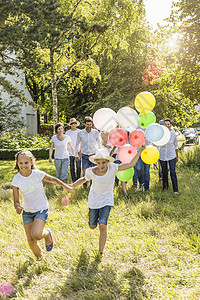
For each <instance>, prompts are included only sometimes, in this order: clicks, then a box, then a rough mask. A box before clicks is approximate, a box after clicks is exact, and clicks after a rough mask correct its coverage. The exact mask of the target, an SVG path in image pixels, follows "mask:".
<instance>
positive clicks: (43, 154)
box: [0, 148, 49, 160]
mask: <svg viewBox="0 0 200 300" xmlns="http://www.w3.org/2000/svg"><path fill="white" fill-rule="evenodd" d="M22 149H24V148H22ZM22 149H17V150H13V149H0V160H14V159H15V154H16V153H17V152H18V151H20V150H22ZM26 149H27V148H26ZM27 150H30V151H31V152H32V153H33V155H34V156H35V158H36V159H48V158H49V148H36V149H27Z"/></svg>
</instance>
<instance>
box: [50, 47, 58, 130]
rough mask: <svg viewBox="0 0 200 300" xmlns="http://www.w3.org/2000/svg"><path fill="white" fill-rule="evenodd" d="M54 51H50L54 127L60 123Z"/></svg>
mask: <svg viewBox="0 0 200 300" xmlns="http://www.w3.org/2000/svg"><path fill="white" fill-rule="evenodd" d="M53 55H54V50H53V48H51V49H50V63H51V91H52V100H53V124H54V126H55V125H56V124H57V123H58V97H57V84H56V79H55V68H54V57H53Z"/></svg>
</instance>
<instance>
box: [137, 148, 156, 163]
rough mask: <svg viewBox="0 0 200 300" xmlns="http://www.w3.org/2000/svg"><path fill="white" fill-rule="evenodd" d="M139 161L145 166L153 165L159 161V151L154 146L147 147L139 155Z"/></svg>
mask: <svg viewBox="0 0 200 300" xmlns="http://www.w3.org/2000/svg"><path fill="white" fill-rule="evenodd" d="M141 159H142V161H143V162H144V163H145V164H148V165H151V164H155V163H156V162H157V161H158V159H159V151H158V149H157V148H156V147H154V146H147V147H146V148H145V149H144V150H143V151H142V153H141Z"/></svg>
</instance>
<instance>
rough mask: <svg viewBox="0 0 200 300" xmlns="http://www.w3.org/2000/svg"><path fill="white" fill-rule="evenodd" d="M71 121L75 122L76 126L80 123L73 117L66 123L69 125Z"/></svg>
mask: <svg viewBox="0 0 200 300" xmlns="http://www.w3.org/2000/svg"><path fill="white" fill-rule="evenodd" d="M72 123H77V126H79V125H80V122H79V121H77V120H76V119H75V118H71V119H70V121H69V123H68V124H67V125H68V126H70V125H71V124H72Z"/></svg>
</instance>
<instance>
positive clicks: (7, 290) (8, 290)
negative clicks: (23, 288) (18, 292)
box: [0, 282, 14, 296]
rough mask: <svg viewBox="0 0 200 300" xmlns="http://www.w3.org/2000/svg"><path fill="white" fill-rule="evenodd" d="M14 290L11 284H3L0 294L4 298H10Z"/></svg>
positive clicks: (0, 285) (0, 287) (0, 286)
mask: <svg viewBox="0 0 200 300" xmlns="http://www.w3.org/2000/svg"><path fill="white" fill-rule="evenodd" d="M13 290H14V287H13V286H12V284H11V283H10V282H3V283H1V284H0V294H2V295H4V296H10V295H11V294H12V292H13Z"/></svg>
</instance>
